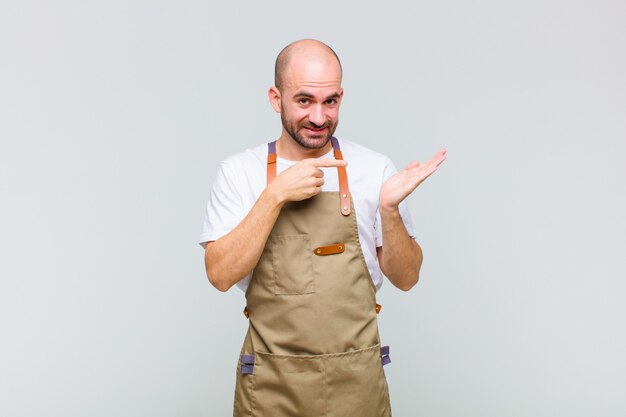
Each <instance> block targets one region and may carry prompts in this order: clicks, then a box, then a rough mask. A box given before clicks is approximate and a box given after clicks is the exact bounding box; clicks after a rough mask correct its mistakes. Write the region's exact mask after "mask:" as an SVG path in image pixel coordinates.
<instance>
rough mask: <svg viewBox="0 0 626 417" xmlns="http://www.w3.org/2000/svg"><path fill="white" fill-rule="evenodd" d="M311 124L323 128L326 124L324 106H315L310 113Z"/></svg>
mask: <svg viewBox="0 0 626 417" xmlns="http://www.w3.org/2000/svg"><path fill="white" fill-rule="evenodd" d="M309 122H311V123H313V124H314V125H316V126H322V125H323V124H324V123H325V122H326V117H324V111H323V109H322V106H313V108H312V109H311V112H310V113H309Z"/></svg>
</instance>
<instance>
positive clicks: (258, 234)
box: [204, 158, 347, 291]
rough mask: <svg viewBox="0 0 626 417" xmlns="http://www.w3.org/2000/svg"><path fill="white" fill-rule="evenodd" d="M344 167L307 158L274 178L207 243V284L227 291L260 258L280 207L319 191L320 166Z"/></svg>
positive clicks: (328, 160)
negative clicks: (231, 225) (228, 226)
mask: <svg viewBox="0 0 626 417" xmlns="http://www.w3.org/2000/svg"><path fill="white" fill-rule="evenodd" d="M346 165H347V162H346V161H344V160H336V159H328V158H316V159H315V158H310V159H304V160H302V161H300V162H298V163H296V164H294V165H292V166H291V167H290V168H288V169H286V170H285V171H283V172H281V173H280V175H277V176H276V178H274V180H273V181H272V182H271V183H270V184H269V185H268V186H267V187H265V190H263V192H262V193H261V195H260V196H259V199H258V200H257V201H256V203H255V204H254V206H252V209H251V210H250V212H249V213H248V215H247V216H246V217H245V218H244V219H243V220H242V221H241V223H239V224H238V225H237V226H236V227H235V228H234V229H233V230H231V231H230V232H229V233H227V234H225V235H224V236H222V237H221V238H219V239H217V240H215V241H211V242H208V243H207V245H206V248H205V253H204V264H205V267H206V273H207V276H208V278H209V281H210V282H211V284H213V286H214V287H215V288H217V289H218V290H220V291H228V289H230V287H232V286H233V285H235V284H236V283H237V282H239V281H240V280H242V279H243V278H244V277H245V276H246V275H248V274H249V273H250V271H252V269H254V267H255V266H256V264H257V263H258V261H259V259H260V258H261V254H262V253H263V248H264V247H265V242H266V241H267V239H268V237H269V235H270V232H271V231H272V228H273V227H274V223H276V219H277V218H278V215H279V214H280V209H281V208H282V207H283V205H284V204H285V203H286V202H287V201H300V200H305V199H307V198H310V197H313V196H314V195H316V194H319V193H320V192H321V191H322V185H323V184H324V172H323V171H322V170H321V169H319V168H320V167H338V166H346Z"/></svg>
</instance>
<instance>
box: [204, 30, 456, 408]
mask: <svg viewBox="0 0 626 417" xmlns="http://www.w3.org/2000/svg"><path fill="white" fill-rule="evenodd" d="M341 80H342V68H341V63H340V61H339V58H338V57H337V55H336V54H335V52H334V51H333V50H332V49H331V48H330V47H329V46H327V45H325V44H324V43H322V42H319V41H316V40H310V39H306V40H301V41H297V42H294V43H292V44H290V45H288V46H287V47H285V48H284V49H283V50H282V51H281V52H280V54H279V55H278V57H277V59H276V66H275V85H274V86H272V87H271V88H270V89H269V92H268V95H269V101H270V104H271V106H272V108H273V109H274V110H275V111H276V112H277V113H279V114H280V118H281V123H282V131H281V134H280V137H279V138H278V139H277V140H275V141H272V142H270V143H267V144H261V145H259V146H256V147H255V148H252V149H248V150H246V151H244V152H241V153H239V154H236V155H233V156H231V157H229V158H227V159H225V160H224V161H222V163H221V166H220V169H219V171H218V173H217V177H216V179H215V182H214V184H213V189H212V191H211V194H210V196H209V201H208V204H207V213H206V217H205V222H204V228H203V231H202V234H201V239H200V244H201V245H202V246H203V247H204V249H205V265H206V272H207V276H208V278H209V281H210V282H211V284H213V286H215V287H216V288H217V289H218V290H220V291H227V290H228V289H230V288H231V287H232V286H233V285H237V286H238V287H239V288H240V289H242V290H243V291H245V296H246V307H245V309H244V315H245V316H246V317H247V318H248V319H249V326H248V332H247V334H246V337H245V340H244V343H243V346H242V349H241V352H240V356H239V360H238V364H237V383H236V389H235V401H234V415H235V416H250V415H255V416H272V417H283V416H285V417H286V416H299V417H302V416H309V415H310V416H319V415H325V416H342V417H346V416H359V417H367V416H371V417H380V416H390V415H391V411H390V410H391V407H390V402H389V393H388V387H387V381H386V378H385V375H384V371H383V368H382V367H383V365H385V364H387V363H389V362H390V359H389V348H388V346H381V342H380V337H379V334H378V327H377V320H376V319H377V317H376V315H377V314H378V313H379V312H380V305H378V304H376V291H377V290H378V289H379V288H380V286H381V285H382V282H383V274H384V276H386V277H387V278H388V279H389V281H391V283H392V284H393V285H394V286H396V287H397V288H399V289H401V290H404V291H408V290H409V289H410V288H412V287H413V286H414V285H415V284H416V283H417V281H418V278H419V270H420V266H421V263H422V251H421V249H420V246H419V244H418V243H417V242H416V240H415V234H414V232H413V226H412V223H411V217H410V214H409V212H408V210H407V207H406V204H405V202H404V200H405V198H406V197H407V196H408V195H409V194H410V193H412V192H413V191H414V190H415V189H416V187H417V186H418V185H419V184H420V183H421V182H422V181H424V179H426V178H427V177H428V176H429V175H431V174H432V173H433V172H434V171H435V170H436V169H437V167H438V166H439V165H440V164H441V163H442V162H443V161H444V159H445V149H442V150H441V151H439V152H438V153H437V154H436V155H435V156H434V157H433V158H432V159H431V160H429V161H428V162H426V163H424V164H420V163H419V162H417V161H414V162H412V163H410V164H409V165H408V166H407V167H406V168H405V169H404V170H402V171H401V172H397V171H396V169H395V167H394V166H393V164H392V162H391V161H390V160H389V158H387V157H386V156H384V155H382V154H380V153H377V152H374V151H372V150H369V149H367V148H365V147H363V146H361V145H358V144H356V143H355V142H352V141H348V140H345V139H342V140H340V139H339V138H336V137H335V136H333V134H334V132H335V130H336V128H337V124H338V121H339V107H340V105H341V100H342V98H343V89H342V87H341ZM383 242H384V244H383Z"/></svg>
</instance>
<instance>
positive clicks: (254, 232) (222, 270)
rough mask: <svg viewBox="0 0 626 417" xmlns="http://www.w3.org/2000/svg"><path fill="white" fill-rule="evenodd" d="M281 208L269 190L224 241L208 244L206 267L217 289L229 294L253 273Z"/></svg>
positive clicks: (205, 253) (277, 199)
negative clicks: (230, 290) (233, 287)
mask: <svg viewBox="0 0 626 417" xmlns="http://www.w3.org/2000/svg"><path fill="white" fill-rule="evenodd" d="M281 207H282V204H281V202H280V200H279V198H278V196H277V195H276V193H274V192H272V190H271V189H270V188H269V187H266V188H265V190H263V192H262V193H261V195H260V196H259V199H258V200H257V201H256V203H255V204H254V206H253V207H252V209H251V210H250V212H249V213H248V215H247V216H246V217H245V218H244V219H243V220H242V221H241V223H239V224H238V225H237V226H236V227H235V228H234V229H233V230H231V231H230V232H229V233H227V234H226V235H224V236H222V237H221V238H219V239H217V240H215V241H211V242H208V243H207V245H206V249H205V252H204V265H205V267H206V273H207V276H208V278H209V281H210V282H211V284H213V286H214V287H215V288H217V289H218V290H220V291H227V290H228V289H229V288H230V287H232V286H233V285H234V284H236V283H237V282H239V281H240V280H241V279H243V278H244V277H245V276H246V275H248V273H249V272H250V271H252V269H253V268H254V266H255V265H256V263H257V262H258V261H259V258H260V257H261V254H262V253H263V248H264V247H265V242H266V241H267V238H268V236H269V234H270V232H271V230H272V227H273V226H274V223H275V222H276V219H277V218H278V214H279V213H280V209H281Z"/></svg>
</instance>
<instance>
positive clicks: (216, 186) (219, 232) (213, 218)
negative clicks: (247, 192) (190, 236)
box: [199, 162, 246, 248]
mask: <svg viewBox="0 0 626 417" xmlns="http://www.w3.org/2000/svg"><path fill="white" fill-rule="evenodd" d="M236 178H237V176H236V175H235V173H234V172H233V170H232V168H231V167H229V166H228V165H227V164H225V163H224V162H222V163H221V164H220V168H219V170H218V172H217V175H216V177H215V180H214V181H213V188H212V189H211V193H210V194H209V200H208V202H207V207H206V213H205V216H204V223H203V225H202V233H201V234H200V242H199V243H200V245H201V246H202V247H203V248H204V247H206V243H207V242H208V241H212V240H217V239H219V238H220V237H222V236H224V235H225V234H227V233H228V232H230V231H231V230H233V229H234V228H235V226H237V225H238V224H239V223H240V222H241V221H242V220H243V218H244V217H245V216H246V213H245V212H244V210H245V208H244V207H243V204H242V199H241V196H240V194H239V192H238V191H237V190H238V187H237V184H236V183H235V181H236Z"/></svg>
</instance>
